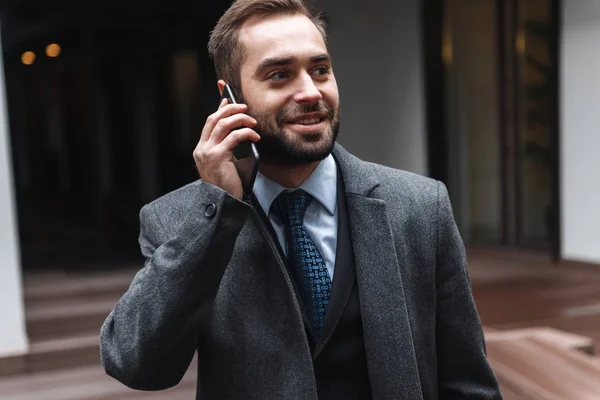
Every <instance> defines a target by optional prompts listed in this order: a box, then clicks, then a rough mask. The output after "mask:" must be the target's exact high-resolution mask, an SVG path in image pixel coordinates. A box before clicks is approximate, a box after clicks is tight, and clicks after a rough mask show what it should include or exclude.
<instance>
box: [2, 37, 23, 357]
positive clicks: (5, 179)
mask: <svg viewBox="0 0 600 400" xmlns="http://www.w3.org/2000/svg"><path fill="white" fill-rule="evenodd" d="M1 43H2V37H1V36H0V325H1V326H2V328H0V357H4V356H8V355H18V354H24V353H25V352H26V351H27V347H28V344H27V335H26V333H25V318H24V310H23V296H22V286H21V263H20V255H19V250H18V245H17V240H18V239H17V238H18V236H17V229H16V220H15V215H16V210H15V203H14V196H13V183H12V161H11V157H10V153H11V152H10V142H9V134H8V132H9V131H8V115H7V107H6V90H5V85H4V68H3V62H2V46H1Z"/></svg>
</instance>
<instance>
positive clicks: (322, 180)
mask: <svg viewBox="0 0 600 400" xmlns="http://www.w3.org/2000/svg"><path fill="white" fill-rule="evenodd" d="M296 189H302V190H304V191H305V192H306V193H308V194H310V195H311V196H313V197H314V198H315V199H317V201H318V202H319V203H321V204H322V205H323V207H325V209H326V210H327V211H328V212H329V213H330V214H331V215H334V213H335V209H336V207H337V167H336V164H335V159H334V158H333V156H332V155H331V154H330V155H329V156H327V158H325V159H324V160H323V161H321V162H320V163H319V165H318V166H317V168H316V169H315V170H314V171H313V173H312V174H311V175H310V176H309V177H308V178H307V179H306V180H305V181H304V182H303V183H302V185H300V187H298V188H286V187H285V186H282V185H280V184H279V183H277V182H275V181H274V180H272V179H270V178H267V177H266V176H264V175H263V174H261V173H260V172H259V173H258V174H257V175H256V181H255V182H254V187H253V191H254V194H255V195H256V199H257V200H258V203H259V204H260V206H261V207H262V209H263V210H264V211H265V214H267V215H269V211H270V210H271V204H273V201H275V199H276V198H277V196H279V194H280V193H281V192H283V191H292V190H296Z"/></svg>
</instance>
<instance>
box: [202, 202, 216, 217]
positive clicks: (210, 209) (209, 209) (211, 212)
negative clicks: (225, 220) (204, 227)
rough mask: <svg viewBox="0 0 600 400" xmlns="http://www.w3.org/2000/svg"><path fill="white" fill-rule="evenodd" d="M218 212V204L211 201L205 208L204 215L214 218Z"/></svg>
mask: <svg viewBox="0 0 600 400" xmlns="http://www.w3.org/2000/svg"><path fill="white" fill-rule="evenodd" d="M216 212H217V206H215V204H214V203H210V204H209V205H207V206H206V208H205V209H204V215H205V216H206V217H208V218H212V217H214V216H215V214H216Z"/></svg>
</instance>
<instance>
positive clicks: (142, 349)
mask: <svg viewBox="0 0 600 400" xmlns="http://www.w3.org/2000/svg"><path fill="white" fill-rule="evenodd" d="M180 191H181V192H180V193H179V195H176V196H170V195H167V197H166V199H164V198H163V199H159V201H156V202H154V203H151V204H150V205H146V206H144V207H143V208H142V209H141V211H140V236H139V244H140V248H141V252H142V254H143V256H144V258H145V264H144V267H143V268H142V269H141V270H140V271H139V272H138V273H137V274H136V276H135V278H134V279H133V282H132V283H131V285H130V287H129V289H128V290H127V292H126V293H125V294H124V295H123V296H122V297H121V299H120V300H119V302H118V303H117V305H116V306H115V308H114V309H113V310H112V312H111V313H110V314H109V316H108V317H107V319H106V321H105V322H104V324H103V325H102V328H101V332H100V357H101V361H102V365H103V367H104V369H105V371H106V373H107V374H108V375H110V376H112V377H114V378H115V379H117V380H118V381H120V382H121V383H123V384H124V385H126V386H129V387H131V388H134V389H139V390H162V389H167V388H169V387H172V386H175V385H176V384H178V383H179V382H180V380H181V378H182V377H183V375H184V374H185V372H186V370H187V368H188V367H189V364H190V362H191V360H192V358H193V356H194V352H195V351H196V347H197V341H198V336H199V335H200V334H201V331H202V329H203V327H204V326H205V324H206V322H207V319H208V317H209V315H210V313H211V308H212V305H213V302H214V299H215V296H216V293H217V290H218V287H219V285H220V282H221V278H222V277H223V274H224V272H225V269H226V267H227V264H228V263H229V259H230V257H231V254H232V252H233V247H234V244H235V241H236V239H237V236H238V234H239V232H240V230H241V229H242V227H243V225H244V223H245V221H246V219H247V217H248V215H249V212H250V208H249V206H248V205H247V204H245V203H243V202H241V201H238V200H237V199H235V198H233V197H232V196H230V195H229V194H228V193H226V192H225V191H223V190H221V189H219V188H217V187H215V186H212V185H208V184H206V183H202V182H200V183H198V184H193V185H190V186H188V187H185V188H183V189H180ZM171 195H172V194H171ZM169 196H170V197H169Z"/></svg>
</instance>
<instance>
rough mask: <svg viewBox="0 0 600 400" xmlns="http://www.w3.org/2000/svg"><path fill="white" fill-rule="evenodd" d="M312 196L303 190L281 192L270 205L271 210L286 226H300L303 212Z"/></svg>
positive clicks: (302, 221)
mask: <svg viewBox="0 0 600 400" xmlns="http://www.w3.org/2000/svg"><path fill="white" fill-rule="evenodd" d="M312 199H313V197H312V196H311V195H310V194H308V193H306V192H305V191H304V190H301V189H299V190H295V191H293V192H287V193H286V192H282V193H281V194H280V195H279V196H277V198H276V199H275V201H273V205H271V211H273V212H274V213H275V215H277V217H278V218H279V219H280V220H281V222H283V224H284V225H286V226H302V224H303V223H304V214H305V213H306V209H307V208H308V206H309V205H310V202H311V201H312Z"/></svg>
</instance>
